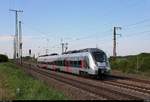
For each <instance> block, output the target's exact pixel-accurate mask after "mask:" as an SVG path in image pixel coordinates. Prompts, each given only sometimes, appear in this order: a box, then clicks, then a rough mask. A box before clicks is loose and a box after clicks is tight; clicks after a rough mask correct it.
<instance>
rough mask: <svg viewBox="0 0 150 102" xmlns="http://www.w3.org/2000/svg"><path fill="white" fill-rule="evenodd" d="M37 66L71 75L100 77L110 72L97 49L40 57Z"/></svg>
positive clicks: (104, 54)
mask: <svg viewBox="0 0 150 102" xmlns="http://www.w3.org/2000/svg"><path fill="white" fill-rule="evenodd" d="M37 62H38V66H39V67H44V68H47V69H51V70H57V71H64V72H68V73H73V74H84V75H85V74H86V75H94V76H102V75H103V74H109V73H110V71H111V68H110V64H109V60H108V58H107V56H106V53H105V52H104V51H102V50H100V49H98V48H87V49H82V50H74V51H68V52H65V53H63V54H61V55H58V54H51V55H42V56H39V57H38V58H37Z"/></svg>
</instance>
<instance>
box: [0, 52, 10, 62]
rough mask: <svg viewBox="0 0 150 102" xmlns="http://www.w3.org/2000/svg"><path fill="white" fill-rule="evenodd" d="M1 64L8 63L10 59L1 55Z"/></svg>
mask: <svg viewBox="0 0 150 102" xmlns="http://www.w3.org/2000/svg"><path fill="white" fill-rule="evenodd" d="M0 62H8V57H7V56H6V55H2V54H0Z"/></svg>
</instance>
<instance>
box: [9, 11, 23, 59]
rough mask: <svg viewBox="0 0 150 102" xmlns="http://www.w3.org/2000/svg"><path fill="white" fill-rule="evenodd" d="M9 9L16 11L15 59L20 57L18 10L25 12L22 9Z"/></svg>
mask: <svg viewBox="0 0 150 102" xmlns="http://www.w3.org/2000/svg"><path fill="white" fill-rule="evenodd" d="M9 11H13V12H15V22H16V23H15V29H16V30H15V36H14V59H16V58H18V53H19V43H18V42H19V41H18V40H19V35H18V12H23V11H22V10H13V9H10V10H9Z"/></svg>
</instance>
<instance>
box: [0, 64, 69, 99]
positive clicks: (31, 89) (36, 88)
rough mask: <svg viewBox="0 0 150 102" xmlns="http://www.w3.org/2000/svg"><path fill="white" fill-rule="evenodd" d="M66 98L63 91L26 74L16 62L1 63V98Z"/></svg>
mask: <svg viewBox="0 0 150 102" xmlns="http://www.w3.org/2000/svg"><path fill="white" fill-rule="evenodd" d="M18 99H19V100H24V99H25V100H51V99H52V100H64V99H67V98H66V97H65V96H64V94H63V93H61V92H58V91H56V90H54V89H53V88H49V87H48V86H47V85H45V84H43V83H42V82H40V81H38V80H36V79H33V78H32V77H30V76H28V75H26V74H25V73H24V72H23V71H22V70H21V69H18V68H17V66H15V65H14V64H12V63H10V62H7V63H0V100H18Z"/></svg>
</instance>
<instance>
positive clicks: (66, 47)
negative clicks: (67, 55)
mask: <svg viewBox="0 0 150 102" xmlns="http://www.w3.org/2000/svg"><path fill="white" fill-rule="evenodd" d="M67 49H68V43H65V52H66V51H67Z"/></svg>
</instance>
